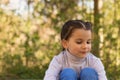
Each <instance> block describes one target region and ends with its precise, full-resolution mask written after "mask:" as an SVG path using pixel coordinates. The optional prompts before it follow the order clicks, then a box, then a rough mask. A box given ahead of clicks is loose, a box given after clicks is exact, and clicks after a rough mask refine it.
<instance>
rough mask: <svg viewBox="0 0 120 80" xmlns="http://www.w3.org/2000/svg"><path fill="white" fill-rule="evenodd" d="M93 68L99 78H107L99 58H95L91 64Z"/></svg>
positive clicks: (102, 79)
mask: <svg viewBox="0 0 120 80" xmlns="http://www.w3.org/2000/svg"><path fill="white" fill-rule="evenodd" d="M93 68H94V69H95V70H96V71H97V73H98V78H99V80H107V77H106V72H105V70H104V66H103V64H102V62H101V60H100V59H98V58H97V60H96V61H95V63H94V65H93Z"/></svg>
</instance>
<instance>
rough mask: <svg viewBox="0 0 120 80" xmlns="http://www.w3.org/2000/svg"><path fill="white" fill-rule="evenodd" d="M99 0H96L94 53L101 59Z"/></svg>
mask: <svg viewBox="0 0 120 80" xmlns="http://www.w3.org/2000/svg"><path fill="white" fill-rule="evenodd" d="M98 4H99V0H94V27H93V46H92V47H93V48H92V53H93V54H95V55H96V56H98V57H99V55H100V54H99V43H100V40H99V39H100V37H99V35H98V31H99V27H100V26H99V18H100V17H99V7H98Z"/></svg>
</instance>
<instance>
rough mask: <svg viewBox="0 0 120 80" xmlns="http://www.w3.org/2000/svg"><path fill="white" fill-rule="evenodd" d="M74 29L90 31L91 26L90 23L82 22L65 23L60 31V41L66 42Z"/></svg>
mask: <svg viewBox="0 0 120 80" xmlns="http://www.w3.org/2000/svg"><path fill="white" fill-rule="evenodd" d="M74 29H85V30H91V31H92V24H91V22H84V21H82V20H69V21H67V22H66V23H65V24H64V25H63V27H62V30H61V40H63V39H65V40H67V39H68V38H69V37H70V36H71V34H72V32H73V30H74Z"/></svg>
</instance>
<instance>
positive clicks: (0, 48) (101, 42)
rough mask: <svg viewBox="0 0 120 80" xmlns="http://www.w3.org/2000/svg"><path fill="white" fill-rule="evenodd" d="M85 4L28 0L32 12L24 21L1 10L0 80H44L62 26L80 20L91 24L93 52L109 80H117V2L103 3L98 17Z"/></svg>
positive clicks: (56, 51)
mask: <svg viewBox="0 0 120 80" xmlns="http://www.w3.org/2000/svg"><path fill="white" fill-rule="evenodd" d="M78 1H80V2H79V3H80V4H81V5H78ZM86 2H88V3H90V2H91V0H88V1H84V0H75V1H74V0H69V1H68V0H43V1H40V0H35V1H30V0H29V2H28V5H30V4H31V3H34V6H33V7H34V11H33V13H32V14H31V13H30V12H29V10H28V16H26V17H24V18H22V17H21V16H20V15H15V13H14V12H15V11H7V12H6V11H5V10H4V9H1V8H0V18H1V19H0V36H1V37H0V79H2V80H7V79H9V80H10V79H11V80H13V79H39V80H40V79H43V77H44V74H45V71H46V70H47V68H48V65H49V62H50V61H51V59H52V58H53V56H54V55H56V54H59V52H60V51H61V44H60V38H59V37H60V35H59V34H60V29H61V27H62V25H63V24H64V22H65V21H67V20H69V19H83V20H88V21H91V22H92V23H93V32H94V34H93V38H94V42H93V52H95V53H94V54H97V56H99V57H100V58H101V60H102V61H103V63H104V65H105V70H106V72H107V76H108V80H120V77H119V74H120V61H119V60H120V54H119V53H120V45H119V44H120V37H119V34H120V27H119V25H120V23H119V22H120V16H119V14H120V10H119V7H120V1H118V0H114V1H108V0H104V1H103V3H102V4H101V5H102V7H101V8H100V9H99V11H98V12H99V14H97V15H96V14H94V9H93V8H91V7H88V6H90V5H87V4H86ZM71 3H72V4H71ZM6 5H7V4H6ZM28 9H29V8H28ZM31 17H32V18H31ZM113 73H115V74H113Z"/></svg>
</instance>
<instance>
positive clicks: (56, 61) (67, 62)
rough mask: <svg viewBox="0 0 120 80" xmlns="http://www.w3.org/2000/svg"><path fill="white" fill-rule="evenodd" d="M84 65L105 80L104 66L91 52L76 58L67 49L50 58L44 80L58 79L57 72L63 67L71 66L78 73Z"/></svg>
mask: <svg viewBox="0 0 120 80" xmlns="http://www.w3.org/2000/svg"><path fill="white" fill-rule="evenodd" d="M85 67H91V68H94V69H95V70H96V71H97V73H98V78H99V80H107V78H106V73H105V70H104V66H103V64H102V62H101V60H100V59H99V58H97V57H95V56H94V55H93V54H91V53H88V54H87V56H86V57H85V58H78V57H75V56H73V55H71V54H70V53H69V52H68V51H62V52H61V53H60V54H59V55H57V56H55V57H54V58H53V59H52V61H51V63H50V65H49V68H48V70H47V71H46V73H45V77H44V80H59V73H60V71H61V70H62V69H64V68H73V69H75V70H76V72H77V73H78V75H79V73H80V71H81V69H83V68H85Z"/></svg>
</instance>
